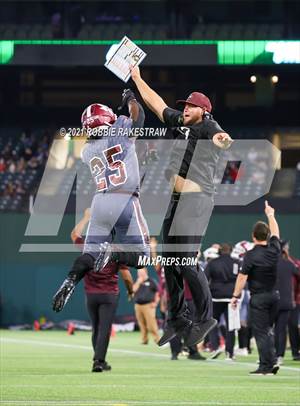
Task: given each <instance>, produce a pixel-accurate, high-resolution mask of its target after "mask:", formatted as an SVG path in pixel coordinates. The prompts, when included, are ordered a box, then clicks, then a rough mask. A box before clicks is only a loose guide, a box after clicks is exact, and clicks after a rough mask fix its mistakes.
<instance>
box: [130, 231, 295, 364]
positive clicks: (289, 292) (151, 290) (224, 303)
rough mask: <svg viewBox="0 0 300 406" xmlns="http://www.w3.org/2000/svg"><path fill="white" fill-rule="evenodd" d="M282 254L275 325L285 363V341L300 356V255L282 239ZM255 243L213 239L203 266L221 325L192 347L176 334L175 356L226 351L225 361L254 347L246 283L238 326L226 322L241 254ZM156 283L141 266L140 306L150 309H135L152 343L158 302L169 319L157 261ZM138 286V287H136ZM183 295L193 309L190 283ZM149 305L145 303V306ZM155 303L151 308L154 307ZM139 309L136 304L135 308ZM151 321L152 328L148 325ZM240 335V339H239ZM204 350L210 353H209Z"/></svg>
mask: <svg viewBox="0 0 300 406" xmlns="http://www.w3.org/2000/svg"><path fill="white" fill-rule="evenodd" d="M281 245H282V256H281V259H280V260H279V262H278V265H277V275H278V280H277V290H278V291H279V293H280V302H279V306H278V309H277V317H276V321H275V326H274V332H275V346H276V353H277V358H278V363H279V364H282V363H283V361H284V356H285V352H286V347H287V343H288V342H289V347H290V349H291V355H292V359H293V360H294V361H300V335H299V324H300V260H299V259H296V258H294V257H292V256H291V255H290V252H289V242H288V241H281ZM253 246H254V245H253V243H251V242H248V241H240V242H238V243H236V244H235V245H234V246H231V245H230V244H228V243H222V244H219V243H215V244H213V245H212V246H211V247H209V248H207V249H206V250H205V251H204V252H203V253H199V256H198V265H199V266H198V269H199V272H205V275H206V277H207V279H208V282H209V286H210V290H211V293H212V297H213V317H214V318H215V319H217V321H218V326H217V327H216V328H215V329H214V330H213V331H212V332H211V333H210V334H209V335H208V336H207V337H206V339H205V341H204V343H202V344H200V345H198V346H195V347H193V348H187V347H185V345H184V340H183V339H180V338H178V337H175V338H174V339H173V340H171V342H170V348H171V359H172V360H177V359H178V357H179V356H182V355H186V356H187V358H188V359H194V360H205V359H206V358H207V357H209V358H210V359H216V358H217V357H219V356H220V355H221V354H222V353H223V354H225V359H226V360H227V361H234V360H235V358H236V356H247V355H248V354H250V353H251V351H252V340H251V338H252V333H251V323H250V321H249V317H248V316H249V312H248V306H249V301H250V294H249V291H248V289H247V288H246V289H245V290H244V291H243V294H242V297H241V299H240V307H239V309H240V329H239V330H238V331H237V332H236V331H235V330H232V331H230V330H229V325H228V305H229V302H230V299H231V297H232V294H233V290H234V286H235V281H236V277H237V275H238V272H239V269H240V268H241V267H242V264H243V257H244V255H245V254H246V252H247V251H249V250H251V249H252V248H253ZM156 247H157V240H156V239H155V238H151V253H152V258H155V257H156V256H157V252H156ZM155 270H156V273H157V277H158V283H157V282H156V281H155V278H151V277H149V275H148V272H146V271H144V270H139V271H138V279H137V283H136V286H138V287H140V286H142V287H143V288H142V290H143V291H142V290H140V291H139V292H138V293H139V294H138V302H139V305H138V306H139V307H141V303H143V304H146V303H147V306H148V309H149V314H148V315H147V318H144V319H143V318H141V316H140V314H139V315H137V316H138V317H137V320H138V324H139V326H140V329H141V331H142V341H141V342H142V344H147V343H148V333H149V334H151V335H152V336H153V339H154V341H157V339H158V324H157V322H156V316H155V312H154V309H155V308H156V307H157V306H158V307H159V310H160V314H161V315H162V317H163V319H164V320H166V319H167V309H168V293H167V290H166V283H165V278H164V268H163V267H162V266H161V265H160V264H159V263H158V264H156V265H155ZM136 290H137V289H136ZM185 300H186V304H187V307H188V309H189V311H190V312H191V313H193V312H194V306H193V301H192V296H191V293H190V290H189V288H188V286H187V285H186V286H185ZM144 307H145V308H146V306H144ZM150 309H151V313H150ZM136 310H137V309H136ZM147 323H148V326H149V328H148V329H147ZM236 339H237V343H236ZM201 352H203V353H206V354H205V356H203V354H201Z"/></svg>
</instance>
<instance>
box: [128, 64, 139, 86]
mask: <svg viewBox="0 0 300 406" xmlns="http://www.w3.org/2000/svg"><path fill="white" fill-rule="evenodd" d="M129 69H130V72H131V78H132V80H133V81H134V82H135V81H136V80H138V79H140V78H141V72H140V68H139V67H138V66H130V68H129Z"/></svg>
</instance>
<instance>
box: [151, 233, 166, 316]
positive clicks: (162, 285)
mask: <svg viewBox="0 0 300 406" xmlns="http://www.w3.org/2000/svg"><path fill="white" fill-rule="evenodd" d="M150 254H151V259H154V260H156V258H157V239H156V238H155V237H150ZM154 269H155V271H156V274H157V276H158V287H157V288H158V294H159V310H160V313H161V315H162V318H163V320H164V321H165V320H166V314H167V311H168V307H167V288H166V278H165V270H164V267H163V266H161V264H160V263H159V262H156V261H155V262H154Z"/></svg>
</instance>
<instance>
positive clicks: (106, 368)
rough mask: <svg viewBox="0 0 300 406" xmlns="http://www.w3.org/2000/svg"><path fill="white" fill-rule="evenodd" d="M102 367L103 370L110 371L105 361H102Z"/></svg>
mask: <svg viewBox="0 0 300 406" xmlns="http://www.w3.org/2000/svg"><path fill="white" fill-rule="evenodd" d="M102 368H103V371H111V366H110V365H109V364H108V363H107V362H106V361H104V362H103V363H102Z"/></svg>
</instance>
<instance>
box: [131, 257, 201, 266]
mask: <svg viewBox="0 0 300 406" xmlns="http://www.w3.org/2000/svg"><path fill="white" fill-rule="evenodd" d="M197 262H198V260H197V258H196V257H194V258H191V257H163V256H161V255H157V257H155V258H149V257H147V256H145V255H140V256H139V261H138V264H139V266H157V265H160V266H171V265H177V266H185V265H191V266H195V265H197Z"/></svg>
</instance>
